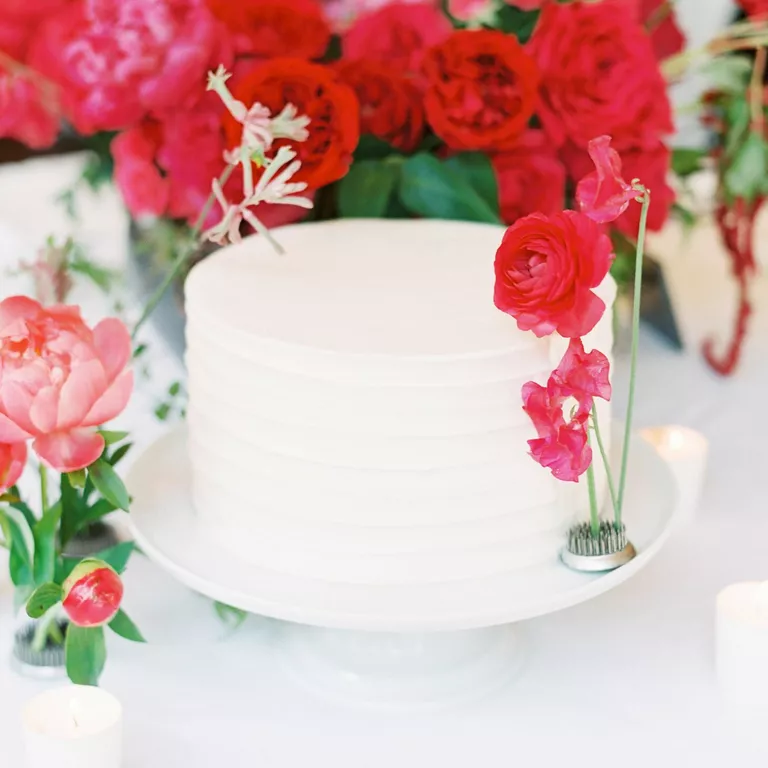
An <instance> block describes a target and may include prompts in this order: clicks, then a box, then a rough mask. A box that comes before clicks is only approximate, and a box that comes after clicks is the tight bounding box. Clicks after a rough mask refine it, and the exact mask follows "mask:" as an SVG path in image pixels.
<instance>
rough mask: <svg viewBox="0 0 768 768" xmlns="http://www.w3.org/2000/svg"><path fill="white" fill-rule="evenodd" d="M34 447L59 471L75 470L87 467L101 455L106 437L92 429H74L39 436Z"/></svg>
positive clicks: (48, 463) (45, 460) (47, 462)
mask: <svg viewBox="0 0 768 768" xmlns="http://www.w3.org/2000/svg"><path fill="white" fill-rule="evenodd" d="M32 448H33V449H34V450H35V453H37V455H38V456H39V457H40V458H41V459H42V460H43V461H44V462H45V463H46V464H47V465H48V466H49V467H51V468H52V469H55V470H56V471H57V472H75V471H76V470H78V469H85V467H87V466H89V465H91V464H93V462H94V461H96V459H98V458H99V456H101V452H102V451H103V450H104V438H103V437H102V436H101V435H100V434H99V433H98V432H95V431H92V430H90V429H73V430H72V431H71V432H54V433H52V434H50V435H43V436H42V437H38V438H37V440H35V442H34V443H32Z"/></svg>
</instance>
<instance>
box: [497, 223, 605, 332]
mask: <svg viewBox="0 0 768 768" xmlns="http://www.w3.org/2000/svg"><path fill="white" fill-rule="evenodd" d="M612 260H613V252H612V249H611V241H610V239H609V238H608V236H607V235H606V234H604V232H603V231H602V229H601V228H600V226H599V225H597V224H596V223H595V222H594V221H592V220H591V219H589V218H587V217H586V216H584V214H581V213H577V212H576V211H562V212H561V213H556V214H554V215H553V216H544V215H542V214H539V213H533V214H531V215H530V216H526V217H525V218H522V219H519V220H518V221H517V222H515V224H513V225H512V226H511V227H510V228H509V229H508V230H507V231H506V233H505V235H504V239H503V240H502V242H501V245H500V246H499V249H498V251H497V252H496V262H495V271H496V286H495V289H494V295H493V300H494V303H495V304H496V306H497V307H498V308H499V309H500V310H501V311H502V312H506V313H507V314H509V315H512V317H514V318H515V319H516V320H517V326H518V328H520V330H523V331H533V332H534V333H535V334H536V335H537V336H547V335H548V334H550V333H553V332H557V333H559V334H560V335H561V336H565V337H566V338H574V337H576V336H584V335H585V334H587V333H589V332H590V331H591V330H592V329H593V328H594V327H595V325H597V322H598V320H600V318H601V317H602V315H603V312H605V304H604V302H603V301H602V299H600V298H599V297H598V296H597V295H596V294H595V293H594V292H593V291H592V289H593V288H595V287H597V286H598V285H600V283H601V282H602V281H603V279H604V278H605V276H606V275H607V274H608V269H609V268H610V265H611V261H612Z"/></svg>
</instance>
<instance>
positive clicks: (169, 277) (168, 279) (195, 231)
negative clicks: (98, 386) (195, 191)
mask: <svg viewBox="0 0 768 768" xmlns="http://www.w3.org/2000/svg"><path fill="white" fill-rule="evenodd" d="M234 170H235V166H234V165H228V166H227V167H226V168H225V169H224V172H223V173H222V174H221V176H219V184H221V186H222V187H223V186H224V185H225V184H226V183H227V180H228V179H229V177H230V176H231V175H232V171H234ZM215 202H216V196H215V195H214V194H213V192H211V194H210V195H208V199H207V200H206V201H205V205H204V206H203V210H202V211H200V215H199V216H198V217H197V220H196V221H195V223H194V226H193V227H192V232H191V238H192V240H193V241H194V242H195V245H196V244H197V239H198V237H199V236H200V232H201V230H202V228H203V224H204V223H205V220H206V219H207V218H208V214H209V213H210V212H211V208H213V204H214V203H215ZM193 251H194V248H182V249H181V250H180V251H179V253H178V255H177V256H176V258H175V259H174V260H173V263H172V264H171V267H170V269H169V270H168V273H167V274H166V276H165V278H164V279H163V282H162V283H160V285H159V286H158V287H157V289H156V290H155V292H154V293H153V294H152V295H151V296H150V297H149V301H148V302H147V304H146V306H145V307H144V311H143V312H142V313H141V317H140V318H139V319H138V321H137V323H136V325H135V326H134V327H133V332H132V333H131V338H133V339H135V338H136V334H137V333H138V332H139V329H140V328H141V326H142V325H144V323H145V322H146V321H147V320H148V319H149V316H150V315H151V314H152V313H153V312H154V311H155V308H156V307H157V305H158V304H159V303H160V299H162V298H163V296H164V295H165V292H166V291H167V290H168V288H169V286H170V285H171V283H172V282H173V281H174V279H175V278H176V276H177V275H178V273H179V272H180V270H181V268H182V267H183V266H184V263H185V262H186V261H187V259H188V258H189V257H190V255H191V254H192V253H193Z"/></svg>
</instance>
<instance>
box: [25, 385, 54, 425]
mask: <svg viewBox="0 0 768 768" xmlns="http://www.w3.org/2000/svg"><path fill="white" fill-rule="evenodd" d="M58 415H59V390H58V388H57V387H43V389H40V390H38V392H37V394H36V395H35V397H34V400H33V402H32V407H31V408H30V409H29V418H30V419H31V420H32V423H33V424H34V425H35V430H36V432H37V434H42V435H45V434H48V432H53V431H54V430H55V429H56V419H57V418H58Z"/></svg>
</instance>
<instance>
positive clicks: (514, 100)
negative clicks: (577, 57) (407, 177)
mask: <svg viewBox="0 0 768 768" xmlns="http://www.w3.org/2000/svg"><path fill="white" fill-rule="evenodd" d="M422 68H423V71H424V74H425V76H426V78H427V83H428V87H427V91H426V94H425V99H424V106H425V109H426V112H427V120H428V121H429V124H430V125H431V126H432V128H433V129H434V131H435V133H436V134H437V135H438V136H439V137H440V138H441V139H443V141H445V143H446V144H447V145H448V146H449V147H451V148H452V149H488V150H492V151H496V152H501V151H503V150H506V149H510V148H511V147H513V146H514V145H515V142H516V141H517V139H518V137H519V136H520V134H521V133H522V132H523V131H524V130H525V127H526V125H527V124H528V120H529V119H530V118H531V116H532V115H533V111H534V109H535V108H536V103H537V89H538V85H539V78H538V73H537V71H536V65H535V64H534V63H533V61H532V60H531V58H530V57H529V56H528V55H527V54H526V53H525V51H524V50H523V47H522V46H521V45H520V43H519V42H518V41H517V38H516V37H514V36H513V35H506V34H504V33H503V32H496V31H494V30H486V29H483V30H462V31H458V32H454V33H453V34H452V35H451V36H450V37H449V38H448V39H447V40H446V41H445V42H443V43H439V44H438V45H435V46H433V47H432V48H430V49H429V51H427V53H426V55H425V56H424V62H423V67H422Z"/></svg>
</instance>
